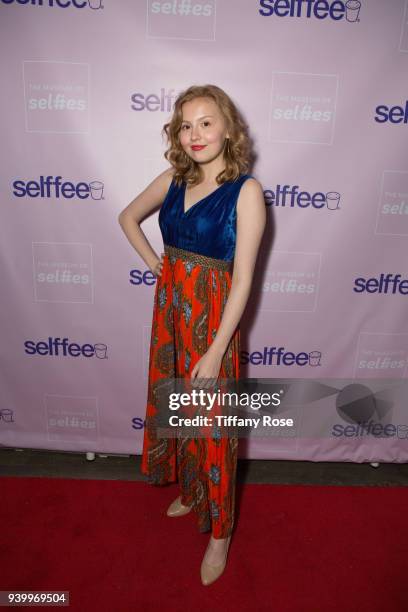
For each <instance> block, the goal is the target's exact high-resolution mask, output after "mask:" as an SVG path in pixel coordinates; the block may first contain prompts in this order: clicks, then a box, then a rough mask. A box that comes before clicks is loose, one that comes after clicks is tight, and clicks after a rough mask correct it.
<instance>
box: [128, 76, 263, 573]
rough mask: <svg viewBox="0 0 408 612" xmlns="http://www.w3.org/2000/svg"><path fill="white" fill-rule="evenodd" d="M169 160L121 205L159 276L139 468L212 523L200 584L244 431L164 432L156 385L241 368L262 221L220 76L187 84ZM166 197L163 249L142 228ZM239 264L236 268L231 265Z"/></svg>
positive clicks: (216, 555) (214, 553)
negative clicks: (242, 328) (176, 488)
mask: <svg viewBox="0 0 408 612" xmlns="http://www.w3.org/2000/svg"><path fill="white" fill-rule="evenodd" d="M164 131H165V133H166V135H167V139H168V143H169V145H170V146H169V149H168V150H167V151H166V152H165V158H166V159H167V160H168V161H169V163H170V164H171V168H169V169H167V170H165V171H164V172H163V173H161V174H160V175H159V176H158V177H157V178H156V179H155V180H154V181H152V183H150V185H148V187H147V188H146V189H145V190H144V191H142V192H141V193H140V194H139V195H138V196H137V197H136V198H135V199H134V200H133V201H132V202H131V203H130V204H129V205H128V206H127V207H126V208H125V209H124V210H123V211H122V212H121V213H120V215H119V222H120V225H121V227H122V229H123V231H124V233H125V235H126V236H127V238H128V240H129V241H130V243H131V244H132V246H133V247H134V248H135V249H136V251H137V252H138V253H139V255H140V257H141V258H142V259H143V260H144V261H145V263H146V265H147V266H148V267H149V268H150V270H151V271H152V272H153V273H154V274H155V275H156V277H157V284H156V291H155V298H154V310H153V323H152V334H151V345H150V359H149V382H148V397H147V411H146V427H145V431H144V442H143V455H142V473H143V474H144V475H145V476H147V478H148V481H149V482H150V483H151V484H155V485H163V484H167V483H169V482H176V481H177V480H178V482H179V485H180V492H181V495H180V496H179V497H178V498H177V499H176V500H174V502H173V503H172V504H171V505H170V507H169V508H168V511H167V514H168V516H172V517H178V516H182V515H184V514H187V513H188V512H189V511H190V510H191V509H193V511H194V512H195V513H196V515H197V522H198V528H199V530H200V531H201V532H206V531H209V530H211V537H210V541H209V543H208V546H207V550H206V553H205V555H204V558H203V561H202V565H201V580H202V583H203V584H210V583H211V582H214V580H216V579H217V578H218V577H219V576H220V575H221V574H222V572H223V570H224V567H225V564H226V559H227V554H228V547H229V542H230V539H231V533H232V529H233V524H234V510H235V477H236V466H237V449H238V439H237V437H236V436H235V437H234V436H230V437H220V435H219V431H218V432H217V429H216V428H215V429H214V433H213V435H212V437H210V436H208V437H196V438H191V437H182V438H181V437H179V438H160V437H158V436H157V433H156V426H155V422H154V416H155V415H156V414H157V410H158V409H157V404H156V395H155V389H156V388H157V385H158V384H159V383H160V381H161V380H164V379H171V378H175V377H177V378H183V380H184V379H185V378H187V379H188V380H189V382H191V383H192V384H194V381H196V380H201V381H203V380H204V381H205V380H207V379H208V380H209V379H211V380H216V379H217V378H218V377H221V378H225V379H236V380H237V379H238V378H239V352H240V345H239V340H240V332H239V321H240V319H241V316H242V314H243V312H244V309H245V306H246V303H247V300H248V297H249V293H250V289H251V284H252V278H253V273H254V267H255V262H256V258H257V253H258V248H259V245H260V241H261V238H262V234H263V231H264V227H265V218H266V214H265V202H264V197H263V190H262V186H261V184H260V183H259V182H258V181H257V180H256V179H255V178H253V177H251V175H249V174H247V171H248V167H249V157H250V146H249V138H248V136H247V133H246V126H245V124H244V122H243V120H242V118H241V116H240V115H239V113H238V111H237V108H236V107H235V105H234V103H233V102H232V100H231V99H230V98H229V96H228V95H227V94H226V93H225V92H224V91H223V90H222V89H220V88H219V87H216V86H215V85H205V86H192V87H190V88H188V89H187V90H186V91H184V92H182V93H181V94H180V95H179V96H178V98H177V100H176V102H175V105H174V111H173V115H172V118H171V120H170V122H169V123H166V124H165V125H164ZM160 205H161V209H160V213H159V225H160V230H161V233H162V237H163V242H164V253H162V254H161V257H160V258H159V257H158V256H157V255H156V253H155V252H154V250H153V248H152V247H151V245H150V244H149V242H148V240H147V239H146V237H145V235H144V233H143V232H142V230H141V228H140V223H141V221H142V220H143V219H144V218H145V217H146V216H147V215H148V214H149V213H151V212H152V211H153V210H154V209H156V208H157V207H158V206H160ZM232 268H233V269H232Z"/></svg>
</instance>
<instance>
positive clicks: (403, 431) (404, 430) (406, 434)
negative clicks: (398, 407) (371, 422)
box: [397, 425, 408, 440]
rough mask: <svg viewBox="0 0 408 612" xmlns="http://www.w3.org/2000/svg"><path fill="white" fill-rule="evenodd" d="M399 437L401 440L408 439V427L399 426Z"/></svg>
mask: <svg viewBox="0 0 408 612" xmlns="http://www.w3.org/2000/svg"><path fill="white" fill-rule="evenodd" d="M397 436H398V438H400V439H401V440H406V439H407V438H408V425H397Z"/></svg>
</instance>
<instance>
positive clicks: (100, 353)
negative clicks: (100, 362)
mask: <svg viewBox="0 0 408 612" xmlns="http://www.w3.org/2000/svg"><path fill="white" fill-rule="evenodd" d="M94 351H95V357H97V358H98V359H107V358H108V355H107V352H108V347H107V346H106V344H102V343H101V342H99V343H98V344H95V345H94Z"/></svg>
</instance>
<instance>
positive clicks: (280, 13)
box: [259, 0, 361, 23]
mask: <svg viewBox="0 0 408 612" xmlns="http://www.w3.org/2000/svg"><path fill="white" fill-rule="evenodd" d="M259 4H260V6H261V8H260V9H259V14H260V15H262V17H271V16H273V15H274V16H275V17H305V18H306V19H311V18H315V19H332V20H333V21H342V20H346V21H349V22H350V23H356V22H357V21H360V9H361V2H360V1H359V0H348V1H347V2H342V1H341V0H332V1H331V2H330V1H329V0H259Z"/></svg>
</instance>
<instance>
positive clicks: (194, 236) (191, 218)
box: [159, 174, 251, 261]
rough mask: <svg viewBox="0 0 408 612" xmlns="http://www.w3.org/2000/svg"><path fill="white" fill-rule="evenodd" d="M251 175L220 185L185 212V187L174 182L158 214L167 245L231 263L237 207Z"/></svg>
mask: <svg viewBox="0 0 408 612" xmlns="http://www.w3.org/2000/svg"><path fill="white" fill-rule="evenodd" d="M250 177H251V175H250V174H241V175H240V176H239V177H238V178H237V179H236V180H235V181H227V182H225V183H223V184H222V185H219V187H217V188H216V189H215V191H213V192H212V193H210V194H209V195H207V196H205V197H204V198H202V199H201V200H199V201H198V202H196V203H195V204H193V206H191V208H189V209H188V210H187V212H184V193H185V189H186V183H185V182H183V184H182V185H181V186H180V187H177V185H176V183H175V182H174V179H173V180H172V181H171V184H170V187H169V190H168V192H167V194H166V197H165V199H164V201H163V204H162V206H161V209H160V213H159V226H160V230H161V233H162V237H163V242H164V244H167V245H169V246H173V247H177V248H179V249H184V250H185V251H193V252H194V253H199V254H200V255H205V256H207V257H215V258H216V259H223V260H226V261H231V260H232V259H234V254H235V242H236V221H237V211H236V204H237V200H238V195H239V191H240V189H241V186H242V184H243V183H244V182H245V180H246V179H247V178H250Z"/></svg>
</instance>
